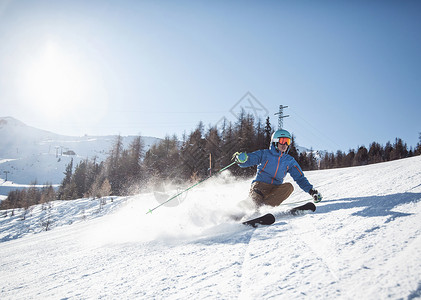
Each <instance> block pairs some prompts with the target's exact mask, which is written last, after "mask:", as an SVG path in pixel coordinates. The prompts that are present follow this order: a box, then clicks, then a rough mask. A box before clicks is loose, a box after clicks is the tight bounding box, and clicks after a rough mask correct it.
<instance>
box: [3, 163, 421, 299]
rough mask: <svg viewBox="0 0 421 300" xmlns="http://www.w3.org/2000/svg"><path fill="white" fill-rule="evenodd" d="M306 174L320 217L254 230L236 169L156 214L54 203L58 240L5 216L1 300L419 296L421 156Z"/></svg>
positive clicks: (31, 219)
mask: <svg viewBox="0 0 421 300" xmlns="http://www.w3.org/2000/svg"><path fill="white" fill-rule="evenodd" d="M306 175H307V177H308V178H309V180H310V182H311V183H313V184H314V185H315V187H316V188H317V189H318V190H319V191H320V192H322V194H323V196H324V200H323V201H322V202H321V203H319V204H317V211H316V212H315V213H309V214H306V215H303V216H298V217H286V216H282V211H283V210H285V209H287V207H288V205H287V204H286V205H282V206H281V207H279V208H276V209H269V208H264V209H262V210H261V213H265V212H267V211H272V212H274V213H275V215H276V216H277V221H276V222H275V224H273V225H272V226H267V227H260V228H257V229H253V228H248V227H246V226H243V225H241V224H238V223H235V222H234V221H230V219H229V217H228V216H229V215H232V214H236V213H239V212H240V209H239V208H238V206H237V204H238V203H239V202H240V201H241V200H243V199H245V198H246V197H247V192H248V188H249V185H250V180H239V181H237V180H234V179H232V177H231V176H230V175H229V172H228V171H227V172H224V173H221V174H220V176H219V177H218V178H212V179H210V180H208V181H206V182H205V183H203V184H201V185H199V186H197V187H195V188H194V189H192V190H190V191H189V192H188V194H187V197H186V198H185V199H181V200H184V201H180V203H178V202H176V204H178V205H174V203H172V207H161V208H159V209H157V210H156V211H154V212H153V213H152V214H146V212H147V211H148V209H150V208H153V207H154V206H156V205H158V203H157V202H156V200H155V198H154V196H153V193H145V194H140V195H137V196H135V197H129V198H117V199H115V201H113V202H110V201H107V203H106V204H105V205H104V207H103V209H102V210H99V209H98V200H92V199H78V200H74V201H66V202H65V201H60V202H57V203H53V207H52V209H51V210H50V212H49V213H50V217H51V219H52V220H54V222H53V224H55V225H54V226H53V225H52V230H50V231H42V229H41V230H40V229H39V227H41V228H42V226H41V225H40V223H42V221H41V219H42V217H43V216H42V213H43V212H44V217H45V214H46V210H42V209H41V207H40V206H36V207H34V208H33V209H32V211H31V212H29V213H27V217H26V219H25V220H20V219H22V218H20V219H19V216H21V215H22V213H23V211H15V215H14V216H11V214H10V211H9V212H8V215H7V216H6V217H4V216H3V214H4V211H2V212H1V213H0V218H1V223H0V229H1V241H3V242H2V243H0V298H1V299H44V298H47V299H98V298H107V299H116V298H118V299H120V298H122V299H151V298H152V299H188V298H190V299H203V298H209V299H262V298H263V299H270V298H273V299H309V298H310V299H386V298H390V299H415V298H420V297H421V157H420V156H418V157H413V158H408V159H404V160H399V161H392V162H387V163H382V164H376V165H370V166H363V167H353V168H345V169H334V170H323V171H312V172H306ZM287 181H291V178H289V177H288V178H287ZM294 186H295V187H296V190H295V192H294V193H293V194H292V196H291V197H290V198H289V199H288V200H287V201H288V203H292V202H299V201H302V200H306V199H308V198H309V196H308V195H307V194H305V193H304V192H302V191H301V190H299V189H298V187H297V186H296V185H295V184H294ZM172 192H173V193H175V192H176V191H175V190H174V191H172ZM174 201H178V200H177V199H176V200H174ZM292 205H295V204H292ZM292 205H291V206H292ZM83 208H85V209H83ZM247 212H248V213H249V214H251V211H247ZM83 216H85V218H83ZM37 224H38V225H37ZM10 225H12V226H10Z"/></svg>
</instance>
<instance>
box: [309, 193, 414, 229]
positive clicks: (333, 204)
mask: <svg viewBox="0 0 421 300" xmlns="http://www.w3.org/2000/svg"><path fill="white" fill-rule="evenodd" d="M419 201H421V193H399V194H392V195H385V196H368V197H357V198H343V199H338V200H332V201H323V202H322V203H325V205H323V206H319V207H318V208H317V211H316V213H329V212H331V211H335V210H341V209H352V208H358V207H361V208H364V209H363V210H360V211H357V212H354V213H352V214H351V215H352V216H360V217H383V216H389V218H388V219H387V221H386V223H388V222H391V221H393V220H395V219H396V218H400V217H406V216H410V215H411V213H402V212H397V211H393V209H395V208H396V207H397V206H398V205H402V204H408V203H417V202H419Z"/></svg>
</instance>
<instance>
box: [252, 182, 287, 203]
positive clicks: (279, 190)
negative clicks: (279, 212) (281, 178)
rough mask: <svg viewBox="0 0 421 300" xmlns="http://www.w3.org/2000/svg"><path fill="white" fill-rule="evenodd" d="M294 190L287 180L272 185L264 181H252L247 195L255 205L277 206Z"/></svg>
mask: <svg viewBox="0 0 421 300" xmlns="http://www.w3.org/2000/svg"><path fill="white" fill-rule="evenodd" d="M293 191H294V186H293V185H292V184H291V183H289V182H287V183H283V184H281V185H273V184H268V183H265V182H259V181H256V182H253V184H252V185H251V188H250V193H249V196H250V198H251V199H253V201H254V203H255V204H256V206H257V207H260V206H262V205H270V206H278V205H280V204H281V203H282V202H283V201H284V200H285V199H287V198H288V197H289V196H290V195H291V194H292V192H293Z"/></svg>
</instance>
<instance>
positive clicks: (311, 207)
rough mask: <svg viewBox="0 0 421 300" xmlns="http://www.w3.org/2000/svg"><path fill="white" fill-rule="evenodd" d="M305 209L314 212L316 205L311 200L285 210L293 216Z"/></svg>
mask: <svg viewBox="0 0 421 300" xmlns="http://www.w3.org/2000/svg"><path fill="white" fill-rule="evenodd" d="M306 210H311V211H313V212H314V211H316V205H315V204H314V203H313V202H307V203H306V204H303V205H301V206H298V207H294V208H292V209H290V210H289V211H287V214H291V215H293V216H295V215H299V214H300V213H301V212H303V211H306Z"/></svg>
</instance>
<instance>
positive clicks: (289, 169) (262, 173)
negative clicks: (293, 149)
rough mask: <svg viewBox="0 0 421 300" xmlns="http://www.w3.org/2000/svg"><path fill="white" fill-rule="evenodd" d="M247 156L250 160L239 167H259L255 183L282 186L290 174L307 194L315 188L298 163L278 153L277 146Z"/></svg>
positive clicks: (290, 157)
mask: <svg viewBox="0 0 421 300" xmlns="http://www.w3.org/2000/svg"><path fill="white" fill-rule="evenodd" d="M247 155H248V160H247V161H246V162H245V163H242V164H238V165H239V166H240V167H241V168H246V167H251V166H255V165H257V173H256V177H255V178H254V180H253V182H255V181H260V182H265V183H269V184H274V185H280V184H282V183H283V182H284V178H285V176H286V174H287V173H289V174H290V175H291V177H292V178H293V179H294V180H295V182H296V183H297V184H298V185H299V187H300V188H301V189H302V190H303V191H305V192H306V193H308V192H309V191H310V190H311V189H312V188H313V185H311V184H310V183H309V182H308V180H307V178H306V177H305V176H304V173H303V171H302V170H301V167H300V166H299V165H298V163H297V161H296V160H295V159H294V158H293V157H292V156H291V155H289V154H287V153H281V152H279V151H277V150H276V148H275V146H273V145H271V146H270V148H269V149H262V150H257V151H255V152H252V153H247Z"/></svg>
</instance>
